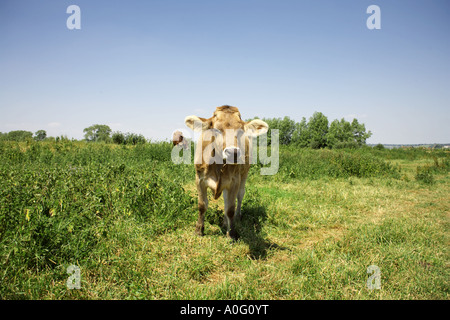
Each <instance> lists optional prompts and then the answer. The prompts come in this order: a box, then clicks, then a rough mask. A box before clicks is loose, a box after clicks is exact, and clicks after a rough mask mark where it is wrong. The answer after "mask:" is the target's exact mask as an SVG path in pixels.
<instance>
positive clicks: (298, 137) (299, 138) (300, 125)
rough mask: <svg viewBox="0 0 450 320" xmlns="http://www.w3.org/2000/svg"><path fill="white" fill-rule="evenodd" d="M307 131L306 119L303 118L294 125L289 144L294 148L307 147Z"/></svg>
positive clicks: (308, 138) (308, 137)
mask: <svg viewBox="0 0 450 320" xmlns="http://www.w3.org/2000/svg"><path fill="white" fill-rule="evenodd" d="M309 140H310V136H309V130H308V124H307V123H306V118H305V117H303V118H302V120H301V121H300V122H297V123H295V129H294V132H293V133H292V139H291V143H293V144H295V145H296V146H299V147H302V148H305V147H307V146H308V145H309Z"/></svg>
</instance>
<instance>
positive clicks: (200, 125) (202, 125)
mask: <svg viewBox="0 0 450 320" xmlns="http://www.w3.org/2000/svg"><path fill="white" fill-rule="evenodd" d="M184 123H185V124H186V125H187V126H188V128H190V129H192V130H194V131H202V130H208V129H209V128H211V119H205V118H200V117H197V116H188V117H186V119H184Z"/></svg>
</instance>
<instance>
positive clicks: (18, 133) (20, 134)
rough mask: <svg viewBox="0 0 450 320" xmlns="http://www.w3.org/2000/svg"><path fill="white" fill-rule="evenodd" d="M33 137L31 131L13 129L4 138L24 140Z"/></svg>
mask: <svg viewBox="0 0 450 320" xmlns="http://www.w3.org/2000/svg"><path fill="white" fill-rule="evenodd" d="M32 137H33V133H32V132H30V131H25V130H15V131H10V132H8V136H7V138H6V140H9V141H26V140H28V139H31V138H32Z"/></svg>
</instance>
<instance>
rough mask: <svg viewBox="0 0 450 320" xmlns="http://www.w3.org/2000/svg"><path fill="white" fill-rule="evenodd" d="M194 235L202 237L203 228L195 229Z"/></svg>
mask: <svg viewBox="0 0 450 320" xmlns="http://www.w3.org/2000/svg"><path fill="white" fill-rule="evenodd" d="M195 234H196V235H197V236H199V237H203V235H204V234H205V233H204V228H196V229H195Z"/></svg>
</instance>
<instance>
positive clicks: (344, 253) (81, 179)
mask: <svg viewBox="0 0 450 320" xmlns="http://www.w3.org/2000/svg"><path fill="white" fill-rule="evenodd" d="M171 148H172V147H171V145H170V144H168V143H145V144H141V145H137V146H117V145H109V144H102V143H86V142H72V141H66V140H64V139H63V140H60V141H58V142H47V141H44V142H33V141H29V142H27V143H16V142H0V284H1V285H0V298H1V299H448V298H449V279H450V272H449V251H448V248H449V212H450V201H449V199H450V197H449V195H450V179H449V174H448V170H449V166H450V154H449V152H448V151H443V150H423V149H408V150H398V149H396V150H376V149H372V148H369V147H365V148H361V149H348V150H346V149H343V150H329V149H322V150H310V149H300V148H294V147H286V146H281V147H280V168H279V171H278V173H277V174H276V175H273V176H261V175H260V174H259V170H260V168H261V165H260V164H258V165H253V166H252V168H251V169H250V174H249V179H248V181H247V185H246V195H245V197H244V202H243V207H242V215H243V218H242V221H241V222H240V224H238V232H239V235H240V238H239V239H238V240H237V241H235V242H233V241H231V240H230V239H228V238H226V236H225V235H224V228H223V225H222V223H223V199H222V198H220V199H219V200H218V201H214V200H213V199H212V196H210V206H209V209H208V211H207V214H206V218H205V236H204V237H198V236H195V235H194V229H195V222H196V220H197V214H198V213H197V212H198V210H197V195H196V188H195V181H194V179H195V173H194V167H193V164H191V165H185V164H180V165H176V164H173V163H172V162H171V157H170V152H171ZM71 265H75V266H78V267H79V268H80V280H81V288H80V289H68V287H67V286H66V282H67V279H68V278H69V274H68V273H67V268H68V267H69V266H71ZM370 265H375V266H377V267H378V268H379V270H380V271H381V277H380V280H381V287H380V288H379V289H372V290H371V289H369V288H368V287H367V285H366V282H367V279H368V277H369V274H368V273H367V268H368V267H369V266H370Z"/></svg>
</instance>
